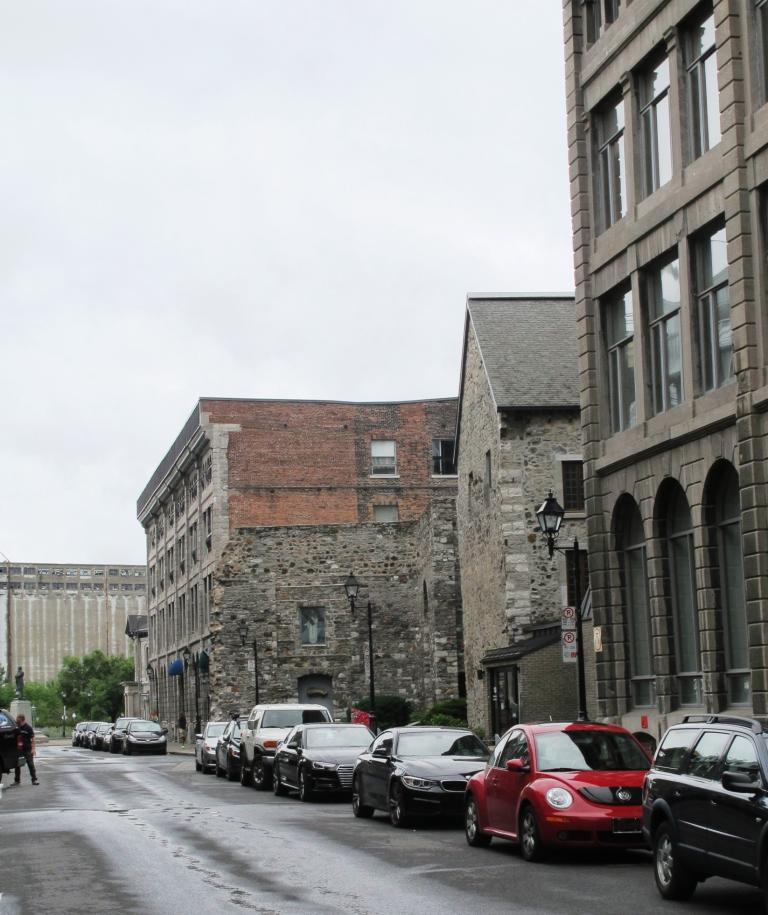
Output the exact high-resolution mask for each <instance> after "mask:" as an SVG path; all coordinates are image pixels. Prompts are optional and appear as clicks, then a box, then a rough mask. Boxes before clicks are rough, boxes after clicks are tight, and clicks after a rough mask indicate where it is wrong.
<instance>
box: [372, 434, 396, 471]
mask: <svg viewBox="0 0 768 915" xmlns="http://www.w3.org/2000/svg"><path fill="white" fill-rule="evenodd" d="M396 474H397V447H396V445H395V443H394V442H391V441H372V442H371V475H372V476H385V477H392V476H395V475H396Z"/></svg>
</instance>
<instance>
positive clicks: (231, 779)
mask: <svg viewBox="0 0 768 915" xmlns="http://www.w3.org/2000/svg"><path fill="white" fill-rule="evenodd" d="M224 774H225V775H226V776H227V781H228V782H236V781H237V775H235V773H234V772H233V771H232V766H231V765H230V764H229V759H227V768H226V769H225V770H224Z"/></svg>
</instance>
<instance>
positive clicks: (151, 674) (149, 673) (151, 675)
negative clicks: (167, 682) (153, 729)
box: [147, 664, 155, 717]
mask: <svg viewBox="0 0 768 915" xmlns="http://www.w3.org/2000/svg"><path fill="white" fill-rule="evenodd" d="M147 679H148V680H149V715H150V717H151V716H152V712H153V711H154V708H153V707H152V684H153V683H154V682H155V672H154V670H152V665H151V664H147Z"/></svg>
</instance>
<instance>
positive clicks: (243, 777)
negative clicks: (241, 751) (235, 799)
mask: <svg viewBox="0 0 768 915" xmlns="http://www.w3.org/2000/svg"><path fill="white" fill-rule="evenodd" d="M240 784H241V785H242V786H243V788H247V787H248V785H250V784H251V773H250V770H249V769H248V768H247V767H246V765H245V760H243V759H241V760H240Z"/></svg>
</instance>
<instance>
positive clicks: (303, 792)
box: [299, 769, 315, 801]
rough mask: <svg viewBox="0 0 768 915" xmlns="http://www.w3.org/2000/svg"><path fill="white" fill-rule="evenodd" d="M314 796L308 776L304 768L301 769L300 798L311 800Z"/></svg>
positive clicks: (301, 799)
mask: <svg viewBox="0 0 768 915" xmlns="http://www.w3.org/2000/svg"><path fill="white" fill-rule="evenodd" d="M314 796H315V795H314V792H313V791H312V789H311V788H310V787H309V785H308V784H307V776H306V775H305V774H304V769H299V800H300V801H311V800H313V799H314Z"/></svg>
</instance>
